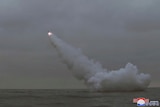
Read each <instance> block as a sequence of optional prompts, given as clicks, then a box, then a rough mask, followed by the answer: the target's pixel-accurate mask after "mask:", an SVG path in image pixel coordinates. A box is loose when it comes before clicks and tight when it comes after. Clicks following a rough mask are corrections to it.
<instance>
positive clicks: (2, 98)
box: [0, 88, 160, 107]
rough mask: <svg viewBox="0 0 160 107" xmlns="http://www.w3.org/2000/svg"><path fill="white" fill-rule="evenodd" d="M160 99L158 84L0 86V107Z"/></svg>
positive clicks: (106, 105) (124, 104) (112, 105)
mask: <svg viewBox="0 0 160 107" xmlns="http://www.w3.org/2000/svg"><path fill="white" fill-rule="evenodd" d="M137 97H145V98H149V99H150V100H158V101H159V100H160V88H148V89H147V90H146V91H141V92H91V91H89V90H86V89H1V90H0V107H136V104H133V103H132V100H133V98H137Z"/></svg>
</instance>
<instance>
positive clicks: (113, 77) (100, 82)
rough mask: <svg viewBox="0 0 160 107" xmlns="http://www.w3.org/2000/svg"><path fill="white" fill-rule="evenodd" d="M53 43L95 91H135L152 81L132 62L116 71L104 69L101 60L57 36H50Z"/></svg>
mask: <svg viewBox="0 0 160 107" xmlns="http://www.w3.org/2000/svg"><path fill="white" fill-rule="evenodd" d="M50 39H51V43H52V44H53V46H54V47H55V48H56V50H57V51H58V53H59V55H60V57H61V58H62V61H63V62H64V63H65V64H66V65H67V66H68V68H69V69H70V70H71V71H72V73H73V74H74V76H75V77H76V78H78V79H80V80H84V82H85V84H86V85H87V87H88V88H90V89H91V90H95V91H134V90H144V89H145V88H147V87H148V85H149V83H150V75H149V74H144V73H138V69H137V67H136V66H134V65H133V64H131V63H128V64H127V65H126V66H125V67H124V68H121V69H119V70H115V71H108V70H107V69H104V68H103V67H102V66H101V64H100V63H99V62H96V61H94V60H92V59H91V60H90V59H88V57H87V56H85V55H83V53H82V51H81V50H80V49H77V48H75V47H73V46H71V45H69V44H67V43H65V42H64V41H62V40H61V39H59V38H58V37H56V36H54V35H53V36H50Z"/></svg>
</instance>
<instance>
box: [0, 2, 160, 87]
mask: <svg viewBox="0 0 160 107" xmlns="http://www.w3.org/2000/svg"><path fill="white" fill-rule="evenodd" d="M159 5H160V1H159V0H1V1H0V88H85V86H84V84H83V82H82V81H79V80H77V79H76V78H74V77H73V75H72V74H71V72H70V71H69V70H67V67H66V65H64V64H62V63H61V60H60V58H59V57H58V55H57V52H56V50H55V49H54V48H52V46H51V45H50V43H49V41H48V37H47V32H48V30H51V31H53V32H54V33H55V34H56V35H57V36H59V37H60V38H61V39H63V40H64V41H66V42H68V43H69V44H71V45H73V46H75V47H78V48H81V49H82V50H83V52H84V54H85V55H87V56H88V57H89V58H92V59H95V60H97V61H99V62H101V64H102V65H103V67H105V68H107V69H109V70H116V69H119V68H121V67H124V66H125V64H126V63H128V62H131V63H133V64H135V65H137V67H138V69H139V71H140V72H144V73H149V74H151V76H152V82H151V85H150V86H160V83H159V81H160V78H159V75H160V59H159V57H160V6H159Z"/></svg>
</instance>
